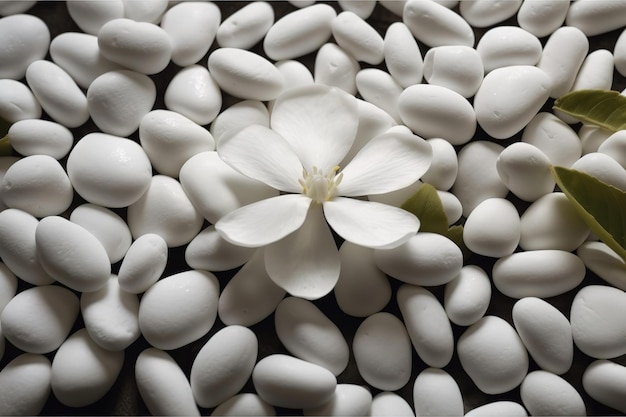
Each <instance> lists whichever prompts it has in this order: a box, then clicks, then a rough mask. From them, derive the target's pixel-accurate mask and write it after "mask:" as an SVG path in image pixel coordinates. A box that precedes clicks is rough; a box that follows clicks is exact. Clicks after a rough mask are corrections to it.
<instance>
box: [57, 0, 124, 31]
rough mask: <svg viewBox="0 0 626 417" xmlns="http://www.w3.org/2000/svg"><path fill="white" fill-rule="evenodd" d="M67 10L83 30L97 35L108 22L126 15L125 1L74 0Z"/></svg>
mask: <svg viewBox="0 0 626 417" xmlns="http://www.w3.org/2000/svg"><path fill="white" fill-rule="evenodd" d="M67 11H68V12H69V14H70V17H71V18H72V20H73V21H74V23H76V25H78V27H79V28H81V29H82V30H83V32H86V33H89V34H91V35H97V34H98V31H99V30H100V28H101V27H102V26H103V25H104V24H105V23H106V22H108V21H109V20H113V19H120V18H122V17H124V1H123V0H110V1H87V2H83V1H73V2H70V3H68V4H67Z"/></svg>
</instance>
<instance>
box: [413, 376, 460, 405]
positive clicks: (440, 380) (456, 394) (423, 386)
mask: <svg viewBox="0 0 626 417" xmlns="http://www.w3.org/2000/svg"><path fill="white" fill-rule="evenodd" d="M413 403H414V404H415V414H416V415H418V416H424V417H426V416H434V417H436V416H462V415H463V397H462V396H461V389H460V388H459V386H458V384H457V383H456V381H455V380H454V378H452V376H451V375H450V374H448V373H447V372H446V371H444V370H443V369H439V368H426V369H424V370H423V371H422V372H420V373H419V375H417V378H415V383H414V384H413Z"/></svg>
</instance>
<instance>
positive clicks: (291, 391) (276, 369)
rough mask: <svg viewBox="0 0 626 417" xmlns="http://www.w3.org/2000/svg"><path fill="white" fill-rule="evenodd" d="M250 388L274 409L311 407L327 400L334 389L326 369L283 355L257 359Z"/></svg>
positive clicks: (331, 375)
mask: <svg viewBox="0 0 626 417" xmlns="http://www.w3.org/2000/svg"><path fill="white" fill-rule="evenodd" d="M252 383H253V384H254V388H255V390H256V392H257V393H258V395H259V397H261V398H262V399H263V400H264V401H266V402H268V403H269V404H271V405H274V406H276V407H284V408H300V409H305V408H313V407H319V406H321V405H322V404H324V403H326V402H328V401H330V399H331V398H332V397H333V394H334V393H335V389H336V387H337V380H336V378H335V376H334V375H333V374H332V372H330V371H329V370H328V369H326V368H324V367H322V366H319V365H314V364H312V363H310V362H306V361H303V360H302V359H298V358H294V357H293V356H288V355H283V354H271V355H269V356H266V357H265V358H263V359H261V360H260V361H259V362H258V363H257V364H256V366H255V367H254V370H253V371H252Z"/></svg>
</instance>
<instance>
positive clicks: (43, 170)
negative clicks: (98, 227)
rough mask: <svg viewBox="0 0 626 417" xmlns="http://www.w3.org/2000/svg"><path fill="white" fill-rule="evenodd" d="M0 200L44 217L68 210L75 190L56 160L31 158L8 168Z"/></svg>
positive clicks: (10, 205) (1, 183) (0, 192)
mask: <svg viewBox="0 0 626 417" xmlns="http://www.w3.org/2000/svg"><path fill="white" fill-rule="evenodd" d="M0 198H2V201H3V203H4V204H5V205H6V206H7V207H10V208H15V209H20V210H24V211H26V212H28V213H30V214H32V215H33V216H35V217H45V216H53V215H57V214H61V213H63V212H64V211H65V210H67V209H68V208H69V206H70V205H71V204H72V200H73V198H74V189H73V188H72V184H71V182H70V179H69V178H68V176H67V174H66V173H65V170H64V169H63V167H62V166H61V164H60V163H59V162H58V161H57V160H56V159H54V158H53V157H51V156H48V155H32V156H26V157H24V158H22V159H20V160H19V161H16V162H15V163H14V164H12V165H11V166H10V167H9V169H7V171H6V172H5V174H4V176H3V177H2V181H1V182H0Z"/></svg>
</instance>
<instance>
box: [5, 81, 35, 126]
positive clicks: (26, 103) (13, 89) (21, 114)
mask: <svg viewBox="0 0 626 417" xmlns="http://www.w3.org/2000/svg"><path fill="white" fill-rule="evenodd" d="M0 117H2V118H3V119H4V120H6V121H7V122H10V123H13V122H17V121H19V120H24V119H39V118H40V117H41V105H40V104H39V101H37V98H36V97H35V95H34V94H33V92H32V91H31V90H30V88H28V86H26V85H24V84H23V83H21V82H19V81H15V80H10V79H4V80H0Z"/></svg>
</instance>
